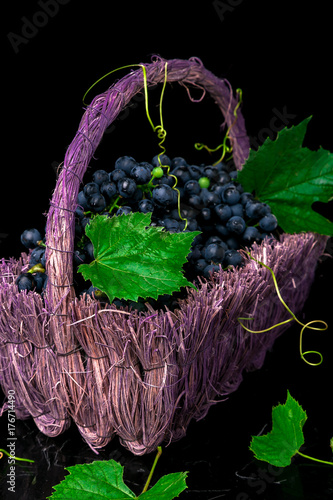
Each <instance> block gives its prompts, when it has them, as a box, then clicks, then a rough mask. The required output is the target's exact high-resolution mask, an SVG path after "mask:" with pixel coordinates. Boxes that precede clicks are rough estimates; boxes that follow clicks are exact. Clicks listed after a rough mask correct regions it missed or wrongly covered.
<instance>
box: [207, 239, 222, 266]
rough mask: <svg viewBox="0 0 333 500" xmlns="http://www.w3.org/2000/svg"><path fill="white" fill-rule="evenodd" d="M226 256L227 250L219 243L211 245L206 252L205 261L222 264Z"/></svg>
mask: <svg viewBox="0 0 333 500" xmlns="http://www.w3.org/2000/svg"><path fill="white" fill-rule="evenodd" d="M224 254H225V249H224V248H223V246H222V245H220V244H219V243H211V244H210V245H208V246H207V247H206V248H205V250H204V258H205V260H207V261H208V262H209V261H213V262H222V260H223V258H224Z"/></svg>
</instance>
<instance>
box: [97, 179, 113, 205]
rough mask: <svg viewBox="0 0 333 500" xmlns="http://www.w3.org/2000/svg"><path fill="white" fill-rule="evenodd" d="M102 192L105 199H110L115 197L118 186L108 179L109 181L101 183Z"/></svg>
mask: <svg viewBox="0 0 333 500" xmlns="http://www.w3.org/2000/svg"><path fill="white" fill-rule="evenodd" d="M100 190H101V194H102V195H103V196H104V198H105V199H107V200H108V201H109V200H111V198H113V197H114V196H115V195H116V193H117V186H116V184H115V183H114V182H111V181H108V182H103V184H102V185H101V188H100Z"/></svg>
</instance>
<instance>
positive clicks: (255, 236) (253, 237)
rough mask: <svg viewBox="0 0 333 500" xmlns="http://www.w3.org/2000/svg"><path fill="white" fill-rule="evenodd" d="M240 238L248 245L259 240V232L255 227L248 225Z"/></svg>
mask: <svg viewBox="0 0 333 500" xmlns="http://www.w3.org/2000/svg"><path fill="white" fill-rule="evenodd" d="M242 238H243V241H244V243H246V244H247V245H249V244H252V243H253V242H254V241H259V240H260V232H259V231H258V229H257V228H256V227H253V226H249V227H247V228H246V229H245V231H244V233H243V234H242Z"/></svg>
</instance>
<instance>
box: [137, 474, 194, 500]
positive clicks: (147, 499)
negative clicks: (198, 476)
mask: <svg viewBox="0 0 333 500" xmlns="http://www.w3.org/2000/svg"><path fill="white" fill-rule="evenodd" d="M186 477H187V472H174V473H172V474H167V475H165V476H163V477H161V479H159V480H158V481H157V483H156V484H154V486H152V487H151V488H150V489H149V490H148V491H146V492H145V493H141V495H139V497H138V498H139V499H140V500H155V499H161V500H169V499H170V500H171V499H172V498H176V497H178V496H179V495H180V493H181V492H182V491H184V490H185V489H186V488H187V486H186V482H185V479H186Z"/></svg>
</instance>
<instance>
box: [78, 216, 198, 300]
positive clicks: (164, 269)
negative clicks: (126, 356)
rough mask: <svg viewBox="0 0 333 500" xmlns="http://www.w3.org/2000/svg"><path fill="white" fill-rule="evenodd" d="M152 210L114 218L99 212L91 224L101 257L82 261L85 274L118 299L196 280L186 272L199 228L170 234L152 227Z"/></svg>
mask: <svg viewBox="0 0 333 500" xmlns="http://www.w3.org/2000/svg"><path fill="white" fill-rule="evenodd" d="M150 222H151V214H150V213H148V214H142V213H139V212H135V213H130V214H128V215H120V216H118V217H116V216H114V217H111V218H108V216H105V215H97V216H96V217H94V218H93V219H92V221H91V223H90V224H89V225H87V226H86V234H87V236H88V237H89V238H90V240H91V241H92V243H93V246H94V257H95V260H94V261H93V262H91V263H90V264H82V265H81V266H80V267H79V271H80V272H81V273H82V274H83V276H84V278H85V279H88V280H90V281H91V282H92V284H93V285H94V286H95V287H96V288H98V289H99V290H101V291H102V292H104V293H106V294H107V295H108V297H109V299H110V301H111V302H112V301H113V300H114V299H115V298H116V297H117V298H118V299H122V298H124V299H126V300H134V301H137V300H138V298H139V297H142V298H147V297H151V298H157V297H158V295H163V294H171V293H173V292H175V291H177V290H179V289H180V288H181V287H183V286H190V287H193V288H194V285H193V284H192V283H190V282H189V281H187V279H186V278H185V277H184V276H183V272H182V271H183V270H182V266H183V264H184V263H185V262H186V257H187V255H188V254H189V251H190V246H191V243H192V241H193V239H194V237H195V236H196V235H198V234H200V233H199V232H198V231H192V232H184V231H183V232H181V233H174V234H172V233H169V232H167V231H164V230H163V228H161V227H152V226H149V224H150Z"/></svg>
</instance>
